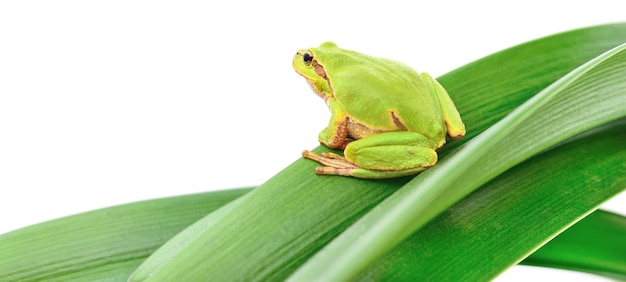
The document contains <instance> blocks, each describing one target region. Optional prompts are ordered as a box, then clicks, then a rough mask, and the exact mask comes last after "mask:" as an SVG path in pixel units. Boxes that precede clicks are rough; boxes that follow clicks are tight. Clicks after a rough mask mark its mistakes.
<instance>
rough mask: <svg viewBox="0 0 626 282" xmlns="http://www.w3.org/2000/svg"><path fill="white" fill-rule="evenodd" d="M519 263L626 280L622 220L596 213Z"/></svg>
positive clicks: (625, 236) (624, 225)
mask: <svg viewBox="0 0 626 282" xmlns="http://www.w3.org/2000/svg"><path fill="white" fill-rule="evenodd" d="M622 165H623V164H622ZM622 178H623V176H622ZM594 186H595V185H594ZM522 264H527V265H535V266H547V267H555V268H562V269H568V270H577V271H584V272H589V273H595V274H599V275H603V276H607V277H610V278H613V279H619V280H626V217H625V216H621V215H617V214H613V213H610V212H606V211H602V210H597V211H595V212H593V213H592V214H590V215H588V216H587V217H585V218H583V219H582V220H581V221H579V222H577V223H576V224H575V225H573V226H572V227H570V228H569V229H567V230H565V232H563V233H561V234H559V236H557V237H556V238H554V239H553V240H552V241H550V242H548V244H546V245H544V246H542V247H541V249H539V250H537V251H536V252H534V253H533V254H532V255H530V256H529V257H528V258H526V259H525V260H524V261H523V262H522Z"/></svg>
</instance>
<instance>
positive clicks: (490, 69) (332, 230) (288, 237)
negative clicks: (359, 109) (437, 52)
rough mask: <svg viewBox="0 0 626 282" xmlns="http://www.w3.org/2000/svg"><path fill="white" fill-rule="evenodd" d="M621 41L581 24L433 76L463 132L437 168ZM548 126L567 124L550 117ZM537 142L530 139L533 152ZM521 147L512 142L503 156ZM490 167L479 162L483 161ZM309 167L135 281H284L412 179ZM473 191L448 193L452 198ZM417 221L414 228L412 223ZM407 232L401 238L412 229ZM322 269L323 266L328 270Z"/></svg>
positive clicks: (291, 171)
mask: <svg viewBox="0 0 626 282" xmlns="http://www.w3.org/2000/svg"><path fill="white" fill-rule="evenodd" d="M624 41H626V24H615V25H606V26H599V27H592V28H587V29H581V30H576V31H571V32H568V33H563V34H559V35H555V36H552V37H548V38H544V39H541V40H538V41H534V42H530V43H527V44H524V45H521V46H518V47H514V48H512V49H509V50H505V51H503V52H500V53H497V54H494V55H492V56H490V57H488V58H485V59H483V60H480V61H477V62H475V63H472V64H470V65H468V66H466V67H463V68H461V69H459V70H457V71H454V72H452V73H450V74H448V75H446V76H444V77H442V78H441V79H440V82H441V83H442V84H443V85H444V86H445V87H446V88H447V89H448V91H449V92H450V95H451V96H452V98H453V99H454V101H455V103H456V104H457V107H458V109H459V111H460V112H461V115H462V117H463V119H464V121H465V122H466V125H467V127H468V131H469V134H468V137H467V138H466V139H464V140H462V141H460V142H458V141H457V142H451V143H450V144H449V145H447V147H446V148H444V150H442V151H441V152H440V156H441V157H442V163H441V164H439V165H438V166H436V167H447V166H448V165H446V161H445V160H446V155H448V153H449V152H450V151H451V150H453V149H455V148H458V147H459V146H460V145H461V144H462V143H464V142H467V141H468V140H469V139H470V138H471V137H473V136H476V135H477V134H478V133H480V132H482V131H484V130H485V129H486V128H487V127H489V126H490V125H492V124H493V123H495V122H496V121H497V120H498V119H500V118H502V117H503V116H505V115H506V114H508V113H509V112H510V111H511V110H512V109H514V108H516V107H517V106H519V104H520V103H522V102H523V101H525V100H526V99H528V98H529V97H531V96H532V95H534V94H535V93H536V92H538V91H539V90H541V89H543V88H544V87H546V86H548V85H549V84H550V83H552V82H554V81H555V80H556V79H558V78H560V77H562V76H563V75H565V74H566V73H568V72H569V71H571V70H572V69H574V68H575V67H577V66H580V65H582V64H583V63H585V62H587V61H588V60H590V59H592V58H594V57H595V56H598V55H600V54H601V53H602V52H605V51H607V50H609V49H611V48H612V47H615V46H617V45H619V44H620V43H622V42H624ZM574 78H575V77H574ZM587 78H588V77H587ZM613 80H615V78H614V79H613ZM582 87H583V86H581V88H582ZM544 96H545V95H544ZM594 102H595V100H594ZM612 102H615V101H612ZM609 106H611V105H609ZM528 113H529V114H531V113H530V112H528ZM589 113H591V112H589ZM600 116H603V115H600ZM557 117H558V116H557ZM605 117H606V116H605ZM605 121H608V120H606V119H605ZM561 122H563V121H561ZM568 124H569V121H568ZM553 125H554V126H555V127H564V126H567V124H559V123H556V122H555V123H554V124H553ZM594 125H597V123H594ZM594 125H590V124H588V123H582V124H576V126H580V127H577V128H576V130H577V131H581V130H585V129H588V128H590V127H592V126H594ZM529 130H530V131H532V130H536V129H533V128H530V129H529ZM556 132H561V131H558V130H557V131H556ZM567 136H568V135H561V136H553V137H551V138H550V140H549V141H550V142H552V143H554V142H557V141H558V140H562V139H564V138H565V137H567ZM533 137H534V135H529V136H524V138H526V139H524V138H522V139H523V140H525V141H528V142H530V143H532V141H533V140H534V139H532V138H533ZM499 138H501V137H499ZM545 141H546V140H543V142H542V143H543V146H544V147H545V146H546V144H549V143H550V142H547V143H546V142H545ZM490 142H495V141H490ZM487 143H488V142H487ZM496 145H497V144H496ZM470 146H471V145H469V146H468V147H470ZM541 148H542V147H541V146H529V149H533V150H541ZM466 149H468V148H464V149H463V150H460V152H463V151H465V150H466ZM519 149H520V148H518V147H516V148H512V149H510V150H508V153H514V152H513V151H516V150H519ZM522 149H524V148H522ZM322 150H326V149H325V148H323V147H319V148H317V149H316V151H318V152H319V151H322ZM531 152H532V150H531ZM457 155H459V154H457ZM530 155H532V153H528V152H527V154H526V156H525V157H521V158H517V159H514V160H512V161H511V162H509V163H508V165H509V166H511V165H512V164H514V163H517V162H520V161H521V160H523V159H524V158H527V157H529V156H530ZM490 165H491V164H488V165H486V166H485V167H486V168H489V167H490ZM314 166H315V164H314V163H313V162H310V161H306V160H298V161H297V162H295V163H294V164H293V165H291V166H289V167H288V168H286V169H285V170H283V171H282V172H281V173H279V174H278V175H276V176H275V177H273V178H272V179H270V180H269V181H268V182H267V183H265V184H263V185H262V186H261V187H259V188H257V189H255V190H254V191H253V192H251V193H250V194H247V195H246V196H244V197H242V198H241V199H240V201H239V202H238V204H237V205H236V207H234V208H230V209H229V210H228V211H227V212H223V213H221V214H219V215H215V214H211V215H209V216H208V219H206V220H208V221H209V222H211V225H210V228H206V229H204V230H202V229H201V228H194V229H193V230H185V231H183V232H182V233H181V234H179V235H177V236H179V239H177V241H178V242H181V241H183V242H186V244H185V245H184V246H180V245H179V246H177V247H176V248H171V247H168V246H167V244H166V246H165V248H171V250H175V251H174V252H166V251H157V252H156V253H155V254H154V255H153V256H151V257H150V258H149V259H148V260H147V261H146V262H145V263H144V264H143V265H142V266H141V267H139V268H138V269H137V271H136V272H135V273H134V274H133V280H135V281H140V280H157V281H161V280H171V279H178V280H198V279H204V280H246V281H248V280H281V279H285V278H287V277H288V276H289V275H290V274H291V273H292V272H293V270H294V269H295V268H297V267H298V266H299V265H300V264H302V263H303V262H305V261H306V260H308V259H309V257H311V256H312V255H313V254H314V253H316V252H317V251H318V250H320V249H321V248H322V247H323V246H324V245H326V244H327V243H328V242H329V241H330V240H332V239H333V238H334V237H335V236H337V235H338V234H339V233H341V232H342V231H343V230H345V229H346V228H347V227H348V226H350V225H351V224H353V223H354V222H355V221H356V220H357V219H358V218H359V217H361V216H362V215H363V214H365V213H367V212H368V211H370V210H372V209H373V208H374V207H376V205H377V204H378V203H380V202H381V201H383V200H384V199H385V198H387V197H388V196H389V195H391V194H392V193H394V192H395V191H396V189H397V188H399V187H401V186H402V185H403V184H405V183H406V182H407V181H408V180H410V178H402V179H393V180H390V181H379V180H362V179H353V178H345V177H328V176H317V175H314V174H313V170H314ZM436 167H435V168H436ZM433 169H434V168H433ZM433 169H431V170H433ZM447 169H449V168H447ZM439 170H441V169H439ZM500 172H501V171H500ZM430 174H432V173H430ZM497 174H498V172H497V170H496V171H495V172H494V171H492V172H491V173H490V174H486V175H481V176H482V177H481V178H480V179H478V180H477V181H475V182H473V184H472V185H474V186H477V185H479V184H482V183H481V181H482V182H485V181H487V180H488V179H489V178H492V177H495V176H496V175H497ZM468 177H469V176H468ZM419 178H425V177H422V176H420V177H418V179H419ZM469 178H472V177H469ZM470 186H471V185H470ZM475 188H476V187H474V188H471V189H468V188H466V189H465V190H464V191H458V192H454V190H452V191H449V192H450V193H451V195H453V198H456V199H458V198H460V197H461V196H462V195H464V194H467V193H469V192H470V191H471V190H472V189H475ZM426 198H429V197H426ZM453 202H454V201H451V202H450V203H448V204H447V205H448V206H449V205H450V204H452V203H453ZM445 207H446V205H443V204H439V205H435V208H434V209H433V210H429V211H428V212H427V213H426V214H427V215H428V216H427V217H424V218H423V219H422V221H427V219H428V218H432V217H434V215H436V213H437V212H439V211H441V210H443V208H445ZM375 210H382V209H381V208H376V209H375ZM423 223H424V222H421V224H423ZM418 226H419V224H418V225H415V226H413V229H414V228H416V227H418ZM368 228H369V227H368ZM351 229H352V230H353V231H351V233H352V232H355V230H356V233H359V234H361V233H363V232H371V231H372V230H377V229H376V228H373V229H364V225H360V224H359V225H356V226H355V227H353V228H351ZM406 233H407V234H405V236H406V235H408V233H410V232H406ZM352 234H354V233H352ZM381 238H382V237H381ZM393 241H394V240H391V241H386V242H385V243H386V246H383V248H377V249H376V252H378V253H379V254H380V253H382V251H383V250H384V248H390V247H391V246H392V245H393V244H392V243H395V242H393ZM396 241H397V240H396ZM350 243H351V242H349V243H348V245H350ZM168 244H169V243H168ZM346 246H347V245H346ZM366 248H369V246H366ZM338 257H340V256H338ZM374 258H375V256H364V257H359V258H357V259H356V260H354V262H355V263H350V262H349V263H348V264H349V265H348V266H349V267H348V268H346V269H342V270H339V272H343V274H349V275H354V274H356V273H358V270H360V269H361V267H364V266H366V265H367V262H368V261H371V260H372V259H374ZM159 261H160V262H166V263H160V262H159ZM156 262H159V263H156ZM324 262H327V261H324ZM335 262H336V261H335ZM344 262H345V261H344ZM318 269H319V268H318ZM323 271H324V272H325V273H331V272H328V269H323ZM334 273H337V272H334ZM334 277H338V276H334ZM342 277H343V276H342ZM316 278H317V277H316Z"/></svg>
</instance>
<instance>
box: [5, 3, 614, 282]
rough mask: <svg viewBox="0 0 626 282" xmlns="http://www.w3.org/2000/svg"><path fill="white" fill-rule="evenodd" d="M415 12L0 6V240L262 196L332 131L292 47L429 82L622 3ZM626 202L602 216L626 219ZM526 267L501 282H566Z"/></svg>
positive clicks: (364, 7)
mask: <svg viewBox="0 0 626 282" xmlns="http://www.w3.org/2000/svg"><path fill="white" fill-rule="evenodd" d="M409 3H411V1H390V0H387V1H299V2H287V1H285V2H284V3H281V2H280V1H197V2H196V1H169V2H166V1H40V2H37V1H2V2H1V4H0V233H4V232H8V231H11V230H14V229H17V228H19V227H23V226H27V225H31V224H34V223H37V222H41V221H45V220H49V219H54V218H58V217H61V216H66V215H70V214H75V213H79V212H83V211H88V210H93V209H97V208H102V207H107V206H111V205H116V204H121V203H128V202H133V201H138V200H144V199H152V198H158V197H166V196H172V195H180V194H189V193H196V192H202V191H207V190H217V189H227V188H235V187H242V186H252V185H259V184H261V183H263V182H264V181H265V180H266V179H268V178H269V177H271V176H272V175H274V174H275V173H277V172H278V171H280V170H281V169H282V168H284V167H285V166H287V165H288V164H290V163H291V162H293V161H294V160H296V159H298V158H299V157H300V152H301V151H302V149H305V148H312V147H315V146H317V144H318V143H317V140H316V138H317V134H318V132H319V130H321V129H322V128H323V127H324V126H325V125H326V123H327V120H328V118H329V114H328V110H327V109H326V106H325V105H324V103H323V102H322V101H321V100H320V99H319V98H318V97H317V96H316V95H314V94H313V93H312V92H311V91H310V89H309V87H308V86H307V85H306V83H305V81H304V80H303V79H302V78H301V77H300V76H298V75H297V74H296V73H295V72H294V71H293V70H292V68H291V58H292V56H293V54H294V53H295V51H296V50H298V49H302V48H306V47H311V46H317V45H318V44H320V43H321V42H323V41H327V40H333V41H335V42H336V43H338V44H339V45H340V46H342V47H346V48H349V49H356V50H358V51H361V52H363V53H368V54H372V55H377V56H383V57H391V58H394V59H397V60H400V61H403V62H405V63H407V64H409V65H411V66H413V67H415V68H416V69H418V70H420V71H428V72H430V73H431V74H432V75H433V76H435V77H436V76H439V75H441V74H444V73H446V72H448V71H450V70H453V69H454V68H457V67H459V66H462V65H464V64H466V63H468V62H470V61H473V60H475V59H478V58H480V57H483V56H485V55H488V54H491V53H493V52H495V51H498V50H501V49H504V48H506V47H510V46H513V45H515V44H519V43H522V42H525V41H528V40H531V39H536V38H538V37H541V36H545V35H550V34H553V33H557V32H561V31H566V30H570V29H574V28H578V27H585V26H590V25H596V24H602V23H609V22H616V21H623V20H625V17H624V11H623V9H621V8H617V7H621V6H620V4H619V1H613V2H609V1H591V2H590V1H586V4H585V5H582V4H575V3H574V2H561V3H567V4H558V5H557V4H552V2H550V1H535V2H533V1H523V2H520V3H523V4H512V3H511V2H505V1H502V2H500V3H481V2H480V1H478V2H477V1H458V2H454V1H428V2H427V4H409ZM562 5H565V6H562ZM565 7H567V8H565ZM625 198H626V195H624V194H622V195H621V196H620V197H618V198H616V199H614V200H613V201H612V202H610V203H609V206H607V207H608V208H611V209H612V210H614V211H618V212H620V213H622V214H626V200H625ZM533 269H534V268H528V267H515V268H513V270H511V271H508V272H507V273H506V274H505V275H503V276H502V277H500V281H512V280H514V279H516V278H519V277H524V278H526V279H528V278H529V277H533V276H531V275H535V274H533V273H535V272H537V273H539V274H536V275H548V274H546V273H557V274H556V275H557V276H556V277H559V278H563V277H565V276H562V275H565V274H563V273H561V272H546V271H544V270H533ZM541 277H542V279H547V280H549V278H546V277H548V276H541ZM574 277H578V278H580V277H586V278H587V279H591V278H589V277H587V276H584V275H581V274H578V273H576V274H574ZM533 279H537V278H533Z"/></svg>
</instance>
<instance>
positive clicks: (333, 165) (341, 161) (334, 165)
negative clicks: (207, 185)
mask: <svg viewBox="0 0 626 282" xmlns="http://www.w3.org/2000/svg"><path fill="white" fill-rule="evenodd" d="M302 156H303V157H305V158H307V159H311V160H314V161H316V162H318V163H321V164H323V165H325V166H318V167H317V168H315V173H317V174H332V175H344V176H351V175H352V172H353V171H354V170H356V169H358V168H359V167H358V166H357V165H355V164H353V163H351V162H350V161H348V160H346V158H344V157H342V156H340V155H337V154H333V153H328V152H327V153H322V154H321V155H318V154H316V153H313V152H311V151H307V150H304V151H302Z"/></svg>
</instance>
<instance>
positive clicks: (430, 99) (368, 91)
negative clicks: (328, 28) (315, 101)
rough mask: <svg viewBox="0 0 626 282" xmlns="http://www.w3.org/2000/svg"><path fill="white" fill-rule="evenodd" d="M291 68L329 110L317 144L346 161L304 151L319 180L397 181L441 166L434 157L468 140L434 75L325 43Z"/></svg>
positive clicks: (302, 55)
mask: <svg viewBox="0 0 626 282" xmlns="http://www.w3.org/2000/svg"><path fill="white" fill-rule="evenodd" d="M293 67H294V69H295V70H296V72H298V73H299V74H300V75H302V76H303V77H304V78H305V79H306V81H307V82H308V83H309V85H310V86H311V88H312V89H313V92H315V93H316V94H317V95H318V96H320V97H321V98H323V99H324V101H325V102H326V104H327V105H328V107H329V108H330V111H331V118H330V122H329V124H328V127H326V128H324V129H323V130H322V131H321V132H320V134H319V137H318V139H319V141H320V142H321V143H322V144H324V145H326V146H328V147H329V148H332V149H340V150H344V155H343V156H340V155H337V154H333V153H323V154H321V155H318V154H315V153H313V152H310V151H307V150H305V151H303V152H302V156H303V157H305V158H308V159H312V160H314V161H317V162H319V163H320V164H322V165H323V166H318V167H317V168H316V170H315V171H316V173H317V174H331V175H344V176H353V177H358V178H392V177H400V176H405V175H411V174H416V173H418V172H421V171H423V170H425V169H427V168H429V167H431V166H433V165H434V164H435V163H436V162H437V152H436V150H437V149H438V148H440V147H441V146H443V144H444V143H445V142H446V133H447V135H448V136H450V138H451V139H459V138H462V137H463V136H464V135H465V125H464V124H463V121H462V120H461V117H460V115H459V112H458V111H457V109H456V107H455V106H454V103H453V102H452V100H451V99H450V96H448V93H447V92H446V90H445V89H444V88H443V86H441V85H440V84H439V83H438V82H437V81H436V80H435V79H433V78H432V77H431V76H430V75H429V74H427V73H425V72H422V73H418V72H416V71H415V70H413V69H412V68H410V67H409V66H407V65H405V64H403V63H400V62H397V61H394V60H390V59H384V58H377V57H372V56H368V55H365V54H361V53H357V52H355V51H351V50H346V49H342V48H339V47H337V45H336V44H334V43H332V42H326V43H323V44H322V45H320V46H319V47H318V48H309V49H304V50H300V51H298V52H297V53H296V55H295V56H294V58H293Z"/></svg>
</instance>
